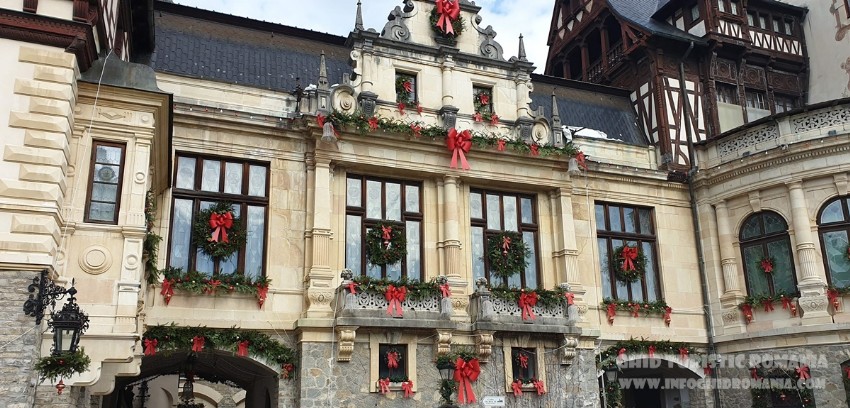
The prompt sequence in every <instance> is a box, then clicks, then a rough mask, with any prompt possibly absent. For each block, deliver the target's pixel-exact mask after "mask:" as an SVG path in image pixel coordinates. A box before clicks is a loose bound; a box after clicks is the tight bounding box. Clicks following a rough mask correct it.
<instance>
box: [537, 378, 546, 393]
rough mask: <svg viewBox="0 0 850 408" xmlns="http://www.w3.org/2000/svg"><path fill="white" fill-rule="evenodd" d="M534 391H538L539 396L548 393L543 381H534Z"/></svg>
mask: <svg viewBox="0 0 850 408" xmlns="http://www.w3.org/2000/svg"><path fill="white" fill-rule="evenodd" d="M534 389H536V390H537V395H543V394H545V393H546V386H545V385H544V384H543V381H541V380H534Z"/></svg>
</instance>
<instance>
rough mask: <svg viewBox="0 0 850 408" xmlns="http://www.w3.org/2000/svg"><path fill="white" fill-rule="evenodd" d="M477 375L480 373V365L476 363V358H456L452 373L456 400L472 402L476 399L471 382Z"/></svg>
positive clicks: (465, 402) (462, 402)
mask: <svg viewBox="0 0 850 408" xmlns="http://www.w3.org/2000/svg"><path fill="white" fill-rule="evenodd" d="M479 375H481V366H480V365H479V364H478V359H477V358H473V359H470V360H469V361H465V360H464V359H462V358H460V357H458V358H457V360H456V361H455V375H454V380H455V382H457V402H459V403H461V404H472V403H474V402H476V401H477V400H476V399H475V392H474V391H473V390H472V383H473V382H475V381H476V380H478V376H479Z"/></svg>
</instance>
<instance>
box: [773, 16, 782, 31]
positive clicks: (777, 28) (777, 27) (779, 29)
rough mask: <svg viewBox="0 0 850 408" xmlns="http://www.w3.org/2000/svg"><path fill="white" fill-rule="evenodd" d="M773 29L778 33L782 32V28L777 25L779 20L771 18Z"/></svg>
mask: <svg viewBox="0 0 850 408" xmlns="http://www.w3.org/2000/svg"><path fill="white" fill-rule="evenodd" d="M773 31H775V32H777V33H780V34H781V33H782V29H781V28H780V27H779V20H776V19H774V20H773Z"/></svg>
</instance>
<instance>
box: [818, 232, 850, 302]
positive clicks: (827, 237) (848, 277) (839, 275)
mask: <svg viewBox="0 0 850 408" xmlns="http://www.w3.org/2000/svg"><path fill="white" fill-rule="evenodd" d="M847 243H848V237H847V231H846V230H845V231H835V232H825V233H823V246H824V252H826V260H827V264H828V265H829V274H830V283H831V284H832V286H835V287H839V288H842V287H846V286H850V261H848V260H847Z"/></svg>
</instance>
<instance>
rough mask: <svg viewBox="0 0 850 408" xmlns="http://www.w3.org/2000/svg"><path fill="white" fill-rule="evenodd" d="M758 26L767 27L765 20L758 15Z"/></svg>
mask: <svg viewBox="0 0 850 408" xmlns="http://www.w3.org/2000/svg"><path fill="white" fill-rule="evenodd" d="M759 27H760V28H767V22H766V21H765V18H764V16H759Z"/></svg>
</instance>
